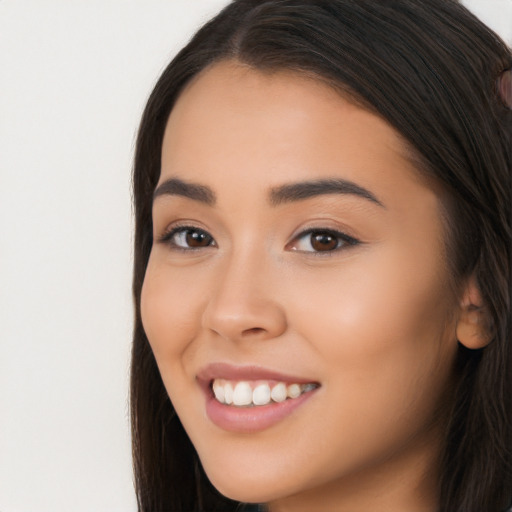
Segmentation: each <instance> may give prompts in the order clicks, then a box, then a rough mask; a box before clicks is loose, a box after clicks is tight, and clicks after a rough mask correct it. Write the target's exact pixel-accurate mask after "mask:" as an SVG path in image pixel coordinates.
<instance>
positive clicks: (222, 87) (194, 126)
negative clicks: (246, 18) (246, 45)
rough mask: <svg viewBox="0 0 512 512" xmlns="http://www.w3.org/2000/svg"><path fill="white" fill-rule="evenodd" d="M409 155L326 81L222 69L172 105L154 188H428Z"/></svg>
mask: <svg viewBox="0 0 512 512" xmlns="http://www.w3.org/2000/svg"><path fill="white" fill-rule="evenodd" d="M409 154H410V150H409V148H408V145H407V144H406V143H405V142H404V141H403V139H402V137H401V136H400V135H399V134H398V133H397V132H396V131H395V130H394V129H393V128H392V127H391V126H390V125H389V124H388V123H386V122H385V121H384V120H383V119H381V118H380V117H378V116H377V115H375V114H373V113H371V112H369V111H368V110H365V109H363V108H360V107H358V106H356V105H354V104H353V103H352V102H350V101H348V100H347V99H345V98H344V97H343V96H342V95H341V94H340V93H339V92H338V91H336V90H334V89H333V88H332V87H330V86H328V85H327V84H325V83H324V82H322V81H320V80H316V79H314V78H311V77H307V76H303V75H300V74H298V73H295V72H292V71H278V72H272V73H267V72H262V71H259V70H255V69H253V68H251V67H248V66H246V65H243V64H240V63H237V62H232V61H225V62H220V63H217V64H215V65H213V66H212V67H210V68H208V69H207V70H205V71H203V72H202V73H201V74H200V75H199V76H198V77H196V79H195V80H194V81H193V82H191V83H190V84H189V85H188V87H187V88H186V89H185V90H184V91H183V93H182V94H181V96H180V97H179V99H178V101H177V102H176V105H175V107H174V109H173V111H172V112H171V115H170V117H169V120H168V123H167V127H166V131H165V136H164V141H163V147H162V169H161V177H160V182H162V181H164V180H165V179H168V178H169V177H178V178H183V179H188V180H192V181H195V182H198V183H204V184H207V185H211V186H212V188H216V181H218V183H219V184H221V185H222V187H224V188H226V186H227V185H228V184H231V185H232V186H236V187H244V186H249V187H250V188H253V189H254V187H259V186H261V187H267V188H268V187H273V186H280V185H282V184H283V183H287V182H290V181H301V180H302V181H303V180H311V179H325V178H330V177H342V178H343V179H347V180H351V181H354V182H357V183H358V184H360V185H361V186H364V187H367V188H371V187H372V186H375V182H376V181H377V182H378V181H380V182H382V183H381V185H386V186H387V188H388V189H389V188H394V187H396V186H397V185H398V184H399V183H400V182H403V181H404V180H405V181H410V182H415V184H416V185H417V186H420V187H422V188H424V187H423V184H422V183H420V181H422V180H421V179H420V173H419V172H418V171H417V169H416V168H415V166H414V165H413V163H412V160H411V159H410V158H409V156H408V155H409ZM416 182H417V183H416ZM394 192H396V188H395V190H394Z"/></svg>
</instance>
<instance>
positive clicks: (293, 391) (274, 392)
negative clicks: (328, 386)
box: [211, 379, 319, 407]
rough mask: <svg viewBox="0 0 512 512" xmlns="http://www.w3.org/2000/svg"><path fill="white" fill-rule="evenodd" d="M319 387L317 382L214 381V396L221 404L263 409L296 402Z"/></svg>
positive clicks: (212, 387) (212, 386)
mask: <svg viewBox="0 0 512 512" xmlns="http://www.w3.org/2000/svg"><path fill="white" fill-rule="evenodd" d="M317 387H319V384H317V383H315V382H309V383H307V384H298V383H296V382H294V383H291V384H288V383H286V382H276V381H238V382H237V381H231V380H225V379H214V380H213V381H212V383H211V389H212V391H213V396H214V398H215V400H217V401H218V402H219V403H221V404H226V405H232V406H234V407H262V406H265V405H268V404H270V403H281V402H284V401H285V400H294V399H296V398H299V396H301V395H302V394H304V393H307V392H309V391H313V390H314V389H316V388H317Z"/></svg>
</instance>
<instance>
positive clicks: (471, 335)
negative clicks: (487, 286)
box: [457, 276, 492, 349]
mask: <svg viewBox="0 0 512 512" xmlns="http://www.w3.org/2000/svg"><path fill="white" fill-rule="evenodd" d="M491 338H492V337H491V334H490V332H489V322H488V317H487V310H486V308H485V306H484V304H483V301H482V295H481V293H480V290H479V289H478V285H477V282H476V278H475V276H471V277H470V278H469V279H468V280H467V282H466V285H465V288H464V290H463V294H462V297H461V301H460V306H459V318H458V321H457V339H458V340H459V342H460V343H461V344H462V345H464V346H465V347H466V348H469V349H479V348H483V347H485V346H486V345H488V344H489V343H490V341H491Z"/></svg>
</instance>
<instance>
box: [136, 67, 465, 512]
mask: <svg viewBox="0 0 512 512" xmlns="http://www.w3.org/2000/svg"><path fill="white" fill-rule="evenodd" d="M405 155H406V153H405V149H404V147H403V145H402V143H401V141H400V139H399V137H398V135H397V134H396V132H395V131H394V130H393V129H392V128H391V127H390V126H389V125H388V124H387V123H385V122H384V121H382V120H381V119H380V118H379V117H377V116H375V115H373V114H371V113H369V112H368V111H365V110H362V109H361V108H358V107H356V106H354V105H352V104H350V103H348V102H347V101H345V100H344V99H343V98H342V97H340V96H339V95H338V94H337V93H336V92H334V91H333V90H332V89H330V88H328V87H327V86H326V85H323V84H322V83H319V82H318V81H314V80H312V79H307V78H304V77H300V76H297V75H295V74H292V73H288V72H279V73H274V74H264V73H262V72H259V71H256V70H254V69H251V68H249V67H246V66H242V65H238V64H236V63H232V62H231V63H230V62H224V63H220V64H216V65H214V66H213V67H212V68H210V69H208V70H207V71H205V72H203V74H202V75H200V76H199V78H198V79H196V80H195V81H194V82H193V83H192V84H190V85H189V86H188V88H187V89H186V90H185V91H184V92H183V94H182V95H181V97H180V99H179V100H178V102H177V104H176V106H175V108H174V109H173V111H172V114H171V116H170V118H169V121H168V124H167V128H166V132H165V137H164V141H163V147H162V169H161V176H160V181H159V184H158V186H157V190H156V192H155V199H154V206H153V223H154V245H153V248H152V252H151V257H150V260H149V264H148V268H147V272H146V276H145V281H144V286H143V291H142V319H143V324H144V328H145V330H146V333H147V335H148V338H149V341H150V344H151V347H152V349H153V352H154V355H155V358H156V361H157V363H158V367H159V369H160V372H161V375H162V379H163V382H164V384H165V387H166V389H167V391H168V393H169V396H170V398H171V400H172V403H173V404H174V407H175V408H176V411H177V413H178V415H179V417H180V419H181V421H182V423H183V426H184V427H185V429H186V431H187V433H188V435H189V436H190V439H191V440H192V442H193V444H194V446H195V447H196V449H197V452H198V454H199V456H200V458H201V461H202V464H203V466H204V468H205V470H206V472H207V474H208V476H209V478H210V479H211V481H212V483H213V484H214V485H215V486H216V487H217V488H218V489H219V490H220V491H221V492H222V493H224V494H226V495H227V496H229V497H231V498H234V499H238V500H242V501H260V502H272V501H275V502H276V503H279V502H280V500H283V501H281V503H284V502H286V500H289V502H290V503H293V500H294V499H295V498H294V496H297V497H298V498H297V499H299V498H300V503H302V504H304V503H307V500H308V499H311V500H312V501H314V499H316V498H317V497H318V494H317V493H318V492H320V491H321V492H322V493H323V495H324V496H330V495H331V494H332V495H337V493H338V492H339V493H341V494H342V495H343V496H345V497H346V496H352V497H353V498H354V496H359V497H358V498H354V499H360V500H363V499H366V498H367V497H368V495H370V496H373V494H372V493H374V492H376V493H377V494H375V496H380V497H381V499H383V498H384V497H385V496H387V495H388V494H390V493H393V492H397V491H396V489H398V488H400V487H401V486H402V487H407V488H408V489H411V488H413V489H414V491H415V492H419V493H428V491H427V490H426V489H427V487H428V486H429V485H430V483H426V482H427V481H428V482H430V481H431V480H430V478H429V476H428V475H429V472H430V471H431V470H432V468H433V467H435V461H434V459H435V455H436V448H437V439H438V438H439V430H440V427H439V422H437V421H436V418H437V417H438V414H437V413H438V412H439V405H440V403H441V402H442V400H443V397H445V396H446V392H447V387H448V385H449V380H450V376H451V369H452V363H453V359H454V355H455V352H456V345H457V343H456V336H455V325H454V322H455V320H454V318H455V317H456V303H455V301H454V299H453V297H452V296H451V295H450V293H449V291H448V290H449V286H448V284H447V283H448V272H447V269H446V266H445V258H444V244H443V227H442V220H441V216H440V208H439V202H438V198H437V197H436V195H435V194H434V192H433V191H432V190H431V189H430V188H429V187H427V186H426V185H425V184H424V183H423V182H422V181H421V180H420V179H419V177H418V173H417V171H415V169H414V168H413V165H412V164H411V163H410V162H409V160H407V158H406V156H405ZM297 385H298V386H297ZM212 387H215V389H216V393H217V395H218V398H219V399H217V398H215V397H214V393H213V391H212ZM256 388H257V389H256ZM298 393H301V394H300V396H298V397H296V394H298ZM269 394H270V398H269ZM232 395H234V397H233V396H232ZM287 395H288V397H287V398H286V396H287ZM223 397H224V398H223ZM272 397H273V398H272ZM231 400H234V401H235V402H236V404H238V405H235V404H234V403H231V404H229V403H222V401H228V402H230V401H231ZM254 402H256V404H262V405H255V404H254ZM441 422H442V420H441ZM377 489H380V490H377ZM363 491H364V492H363ZM314 497H315V498H314ZM316 503H318V501H317V502H316ZM354 503H355V502H354V501H353V502H352V504H354ZM298 509H299V507H298V506H297V507H295V508H294V510H298ZM311 510H312V509H311ZM337 510H345V509H344V508H339V509H337ZM351 510H359V508H356V507H355V506H354V508H352V509H351ZM382 510H384V509H382ZM397 510H398V509H397ZM404 510H405V509H404ZM409 510H413V508H411V509H409Z"/></svg>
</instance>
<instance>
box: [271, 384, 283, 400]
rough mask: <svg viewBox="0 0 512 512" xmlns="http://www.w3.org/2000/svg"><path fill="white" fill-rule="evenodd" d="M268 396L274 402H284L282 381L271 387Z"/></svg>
mask: <svg viewBox="0 0 512 512" xmlns="http://www.w3.org/2000/svg"><path fill="white" fill-rule="evenodd" d="M270 396H271V397H272V400H274V402H284V401H285V400H286V384H284V382H280V383H279V384H276V385H275V386H274V387H273V388H272V393H270Z"/></svg>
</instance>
